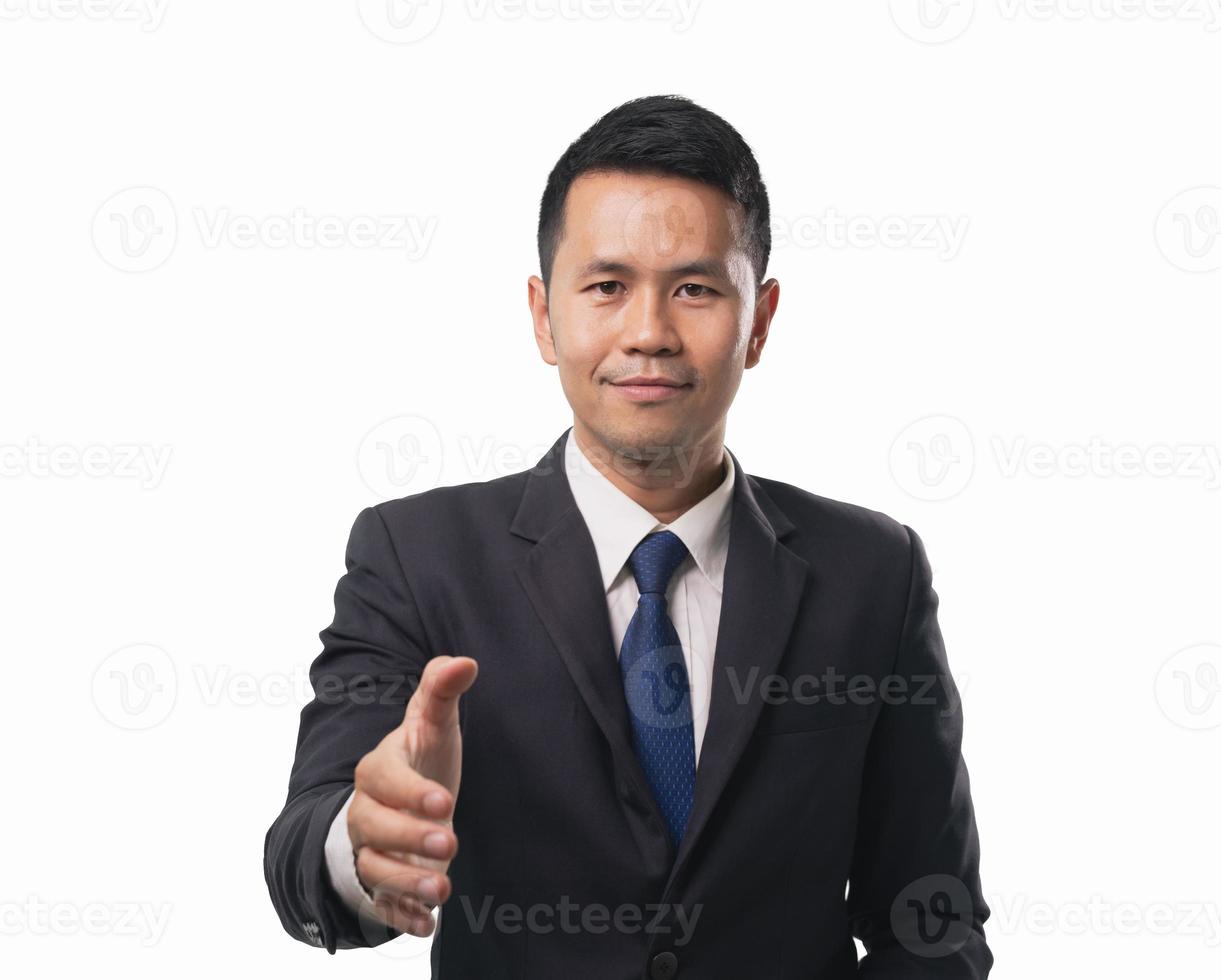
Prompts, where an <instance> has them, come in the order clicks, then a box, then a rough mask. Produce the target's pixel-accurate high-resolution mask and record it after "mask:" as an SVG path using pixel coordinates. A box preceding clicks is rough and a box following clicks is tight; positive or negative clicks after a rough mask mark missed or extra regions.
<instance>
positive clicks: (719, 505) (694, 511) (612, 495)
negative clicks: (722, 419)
mask: <svg viewBox="0 0 1221 980" xmlns="http://www.w3.org/2000/svg"><path fill="white" fill-rule="evenodd" d="M566 437H567V438H566V442H565V445H564V469H565V472H566V474H567V476H568V486H569V489H570V490H571V491H572V495H573V497H574V498H575V500H576V504H577V507H578V508H579V509H580V511H581V516H582V517H583V518H584V519H585V523H586V525H587V526H588V527H589V533H590V535H591V536H592V537H593V540H594V547H595V549H596V550H597V552H598V566H599V569H600V571H601V573H602V587H603V588H604V589H605V590H606V591H607V592H609V591H610V588H611V586H612V585H613V584H614V582H615V580H616V578H618V577H619V575H620V573H622V572H623V569H624V565H625V564H626V563H627V560H628V557H629V556H630V555H631V553H632V549H633V548H634V547H635V546H636V544H637V542H639V541H640V539H641V538H643V537H644V536H645V535H646V534H650V533H652V532H653V531H661V530H669V531H672V532H673V533H674V534H676V535H677V536H678V538H679V539H680V540H681V541H682V542H683V544H684V545H685V546H686V548H687V551H688V552H689V553H690V555H691V557H692V559H693V560H694V562H695V564H696V567H697V568H699V569H700V571H701V572H702V573H703V574H704V576H705V577H707V579H708V581H709V582H710V583H711V584H712V586H713V588H715V589H716V591H717V592H718V593H720V592H721V590H722V588H723V583H724V577H725V553H726V550H727V549H728V546H729V509H730V505H731V503H732V502H733V482H734V471H735V467H734V464H733V457H732V456H731V455H730V454H729V453H725V454H724V455H723V457H722V458H723V461H724V467H723V472H724V476H723V479H722V480H721V482H720V484H719V485H718V486H717V487H716V488H715V489H713V490H712V492H711V493H709V494H707V495H706V496H705V497H704V498H703V499H702V500H700V501H698V502H697V503H696V504H695V505H694V506H692V507H689V508H688V509H687V510H686V511H684V512H683V513H682V514H681V515H680V516H679V517H677V518H675V519H674V520H673V521H671V522H670V523H669V524H662V523H661V522H659V521H658V520H657V518H655V517H654V516H653V515H652V514H651V513H649V511H647V510H645V508H643V507H641V506H640V504H638V503H636V501H634V500H633V499H632V498H631V497H629V496H628V495H627V494H626V493H624V492H623V491H622V490H620V489H619V488H618V487H617V486H615V485H614V484H613V483H611V481H610V480H608V479H607V478H606V476H605V475H604V474H603V473H602V471H601V470H599V469H598V468H597V467H596V466H594V464H593V463H591V462H590V461H589V458H588V457H587V456H586V455H585V453H583V452H582V451H581V449H580V447H579V446H578V445H577V439H576V434H575V433H574V432H573V431H572V429H569V430H568V432H567V433H566Z"/></svg>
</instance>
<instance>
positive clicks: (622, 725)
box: [510, 429, 809, 882]
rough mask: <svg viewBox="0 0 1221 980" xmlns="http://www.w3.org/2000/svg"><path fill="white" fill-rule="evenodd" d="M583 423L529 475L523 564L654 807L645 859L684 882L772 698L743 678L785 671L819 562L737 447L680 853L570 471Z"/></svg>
mask: <svg viewBox="0 0 1221 980" xmlns="http://www.w3.org/2000/svg"><path fill="white" fill-rule="evenodd" d="M571 431H572V430H571V429H569V430H568V431H567V432H565V434H564V435H562V436H560V438H559V439H558V440H556V442H555V444H554V445H553V446H552V447H551V449H550V450H548V452H547V453H546V454H545V455H544V456H543V458H542V459H540V460H539V462H538V463H537V464H535V466H534V467H533V469H531V470H530V471H529V473H528V474H527V479H526V485H525V489H524V491H523V493H522V498H521V503H520V504H519V506H518V509H517V513H516V514H515V515H514V518H513V522H512V524H511V525H510V530H511V531H512V533H514V534H516V535H518V536H519V537H523V538H526V539H527V540H530V541H533V542H535V546H534V547H533V548H532V549H531V550H530V551H529V552H527V554H526V555H525V556H524V558H523V559H522V560H521V561H519V562H518V564H517V565H516V567H515V569H514V571H515V573H516V575H517V577H518V579H519V580H520V582H521V584H522V587H523V588H524V589H525V591H526V594H527V596H528V597H529V599H530V602H531V604H532V605H533V606H534V608H535V610H536V611H537V613H538V615H539V618H540V619H541V620H542V623H543V625H544V627H546V629H547V632H548V633H549V634H550V636H551V639H552V641H553V643H554V644H555V647H556V650H557V651H558V652H559V655H560V658H561V660H562V661H563V663H564V666H565V668H566V669H567V670H568V672H569V674H570V675H571V677H572V680H573V683H574V684H575V685H576V688H577V690H578V691H579V692H580V694H581V697H582V699H583V700H584V701H585V704H586V706H587V707H588V708H589V712H590V714H591V715H592V716H593V718H594V720H595V721H596V722H597V724H598V727H599V728H600V729H601V730H602V733H603V734H604V735H605V736H606V740H607V742H608V744H609V745H610V748H611V752H612V756H613V759H614V761H615V765H616V769H617V772H618V773H619V774H620V775H621V776H622V777H625V778H626V779H627V780H629V781H630V782H632V783H634V789H635V792H634V794H633V795H634V796H635V797H637V798H643V799H644V800H645V801H646V809H645V810H644V811H643V812H641V811H637V810H629V811H628V812H629V814H631V815H633V830H634V831H635V834H636V838H637V840H638V842H639V843H640V846H641V852H642V855H643V857H644V858H645V860H646V861H647V862H648V864H649V866H650V867H651V868H653V869H654V870H655V871H657V872H658V873H659V874H662V875H665V874H668V875H669V881H671V882H672V881H673V880H674V878H675V875H676V874H677V873H678V871H679V869H680V867H681V866H682V864H683V863H684V862H685V861H686V860H687V858H688V856H689V855H690V853H691V852H692V850H693V848H694V847H695V845H696V843H697V842H698V838H699V836H700V834H701V832H702V831H703V829H704V827H705V826H706V824H707V822H708V819H709V817H710V816H711V814H712V811H713V809H714V807H715V806H716V803H717V800H718V799H719V798H720V796H721V794H722V792H723V791H724V789H725V786H726V784H727V782H728V781H729V778H730V776H731V774H732V772H733V769H734V767H735V765H736V764H737V762H738V759H739V758H740V757H741V755H742V752H743V750H744V748H745V746H746V743H747V741H748V740H749V739H750V735H751V732H752V731H753V730H754V727H755V724H756V723H757V721H758V718H759V713H760V710H761V708H762V701H761V700H760V699H759V698H757V697H756V698H751V699H749V700H748V701H747V702H746V703H744V704H743V703H739V699H738V698H737V697H735V687H734V683H735V682H736V683H737V685H738V687H739V688H740V687H741V686H742V685H743V684H744V683H745V678H746V677H747V675H748V674H749V673H750V671H751V669H752V668H757V669H758V674H759V676H760V677H762V676H766V675H767V674H770V673H773V672H775V670H776V668H777V666H778V665H779V662H780V658H781V656H782V655H783V653H784V649H785V646H786V641H787V638H788V636H789V633H790V632H791V629H792V626H793V622H794V618H795V616H796V613H797V608H798V606H799V605H800V602H801V595H802V591H803V589H804V585H805V578H806V573H807V570H808V567H809V565H808V563H807V562H806V561H805V560H804V559H803V558H801V557H799V556H798V555H796V554H795V553H794V552H792V551H790V550H789V549H788V548H787V547H785V546H784V545H783V544H782V543H781V542H780V539H781V538H783V537H784V536H785V535H787V534H788V533H789V532H790V531H792V530H793V524H792V522H791V521H789V520H788V518H787V517H785V515H784V513H783V512H782V511H781V510H780V509H779V508H778V507H777V506H776V505H775V504H774V503H773V502H772V500H771V498H769V497H768V496H767V494H766V493H765V492H764V491H763V489H762V488H761V487H760V486H759V485H758V483H757V482H756V481H754V480H753V479H752V478H751V477H749V476H748V475H747V474H746V473H745V471H744V470H743V469H742V466H741V464H740V463H739V462H738V458H737V456H734V457H733V461H734V470H735V473H734V488H733V502H732V504H731V517H730V528H729V551H728V554H727V556H726V565H725V579H724V588H723V592H722V600H721V616H720V625H719V627H718V632H717V643H716V652H715V657H714V669H713V683H712V692H711V700H710V704H709V714H708V727H707V729H706V731H705V734H704V740H703V743H702V745H701V748H700V762H699V768H698V770H697V772H696V779H695V798H694V802H693V805H692V810H691V817H690V820H689V822H688V824H687V831H686V834H685V835H684V837H683V840H682V842H681V845H680V847H679V850H678V853H677V855H674V854H672V853H671V849H670V845H669V841H668V839H667V837H666V833H665V823H664V821H663V820H662V817H661V811H660V810H659V809H658V807H657V805H656V803H655V801H654V800H653V796H652V792H651V791H650V789H649V785H648V781H647V780H646V779H645V776H644V770H643V769H642V768H641V766H640V761H639V759H638V758H637V756H636V752H635V750H634V749H633V747H632V742H631V727H630V722H629V719H628V712H627V704H626V701H625V699H624V695H623V682H622V679H621V677H620V675H619V664H618V660H617V659H616V656H615V649H614V645H613V641H612V636H611V627H610V616H609V613H608V611H607V608H606V593H605V591H604V589H603V587H602V579H601V575H600V574H599V571H598V561H597V553H596V551H595V548H594V543H593V538H592V537H591V536H590V534H589V529H588V527H587V526H586V524H585V520H584V518H583V517H582V516H581V512H580V510H579V509H578V507H577V506H576V501H575V500H574V498H573V496H572V491H571V489H570V488H569V485H568V476H567V473H566V472H565V469H564V446H565V439H566V438H571V437H572V436H571ZM727 451H728V450H727ZM731 455H732V454H731Z"/></svg>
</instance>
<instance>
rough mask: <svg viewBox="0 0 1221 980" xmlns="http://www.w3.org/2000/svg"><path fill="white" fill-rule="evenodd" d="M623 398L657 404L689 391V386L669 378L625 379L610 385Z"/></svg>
mask: <svg viewBox="0 0 1221 980" xmlns="http://www.w3.org/2000/svg"><path fill="white" fill-rule="evenodd" d="M611 387H612V388H614V389H615V391H617V392H619V394H620V395H622V396H623V397H624V398H627V399H629V400H630V401H635V402H659V401H669V400H670V399H672V398H677V397H679V396H680V395H682V394H683V393H684V392H686V391H687V390H689V389H690V387H691V386H690V385H689V384H680V383H679V382H677V381H674V380H672V379H671V378H660V377H658V378H643V377H636V378H627V379H626V380H624V381H616V382H613V383H612V384H611Z"/></svg>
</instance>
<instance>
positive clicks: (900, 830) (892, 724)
mask: <svg viewBox="0 0 1221 980" xmlns="http://www.w3.org/2000/svg"><path fill="white" fill-rule="evenodd" d="M904 529H905V530H906V531H907V533H908V537H909V540H910V544H911V574H910V580H909V586H908V595H907V609H906V612H905V614H904V621H903V626H902V631H901V638H900V642H899V648H898V651H897V654H896V658H895V665H894V669H893V672H892V674H893V676H892V677H891V678H889V679H887V680H888V683H889V685H890V686H889V688H888V689H886V688H882V687H881V685H879V698H880V700H881V702H882V703H881V707H880V709H879V715H878V718H877V721H876V724H875V727H874V731H873V735H872V737H871V740H870V744H869V749H868V755H867V759H866V763H865V773H864V782H863V785H862V791H861V800H860V811H859V814H858V832H857V840H856V847H855V850H854V852H853V858H852V866H851V873H850V879H849V893H848V911H849V915H850V920H851V924H852V932H853V935H855V936H856V937H857V938H858V939H859V940H860V941H861V943H862V944H863V945H864V947H865V950H866V955H865V956H864V957H863V958H862V959H861V961H860V963H859V969H858V976H860V977H861V978H869V980H916V978H926V977H927V978H934V977H935V978H943V980H950V978H954V980H983V978H985V977H987V976H988V972H989V971H990V970H991V968H992V953H991V951H990V950H989V949H988V946H987V943H986V942H985V939H984V930H983V924H984V922H985V921H986V920H987V918H988V915H989V909H988V906H987V905H986V903H985V902H984V898H983V895H982V893H981V888H980V879H979V839H978V836H977V834H976V827H975V814H974V808H973V807H972V804H971V789H970V783H969V781H968V778H967V769H966V765H965V763H964V762H963V758H962V753H961V743H962V711H961V700H960V698H959V696H958V689H957V687H956V686H955V684H954V681H953V679H952V678H951V676H950V671H949V664H948V662H947V659H946V653H945V646H944V643H943V642H942V637H941V629H940V627H939V626H938V624H937V602H938V600H937V593H936V592H935V591H934V590H933V586H932V571H931V569H930V567H929V562H928V558H927V556H926V555H925V551H924V544H923V542H922V541H921V540H920V537H919V535H917V534H916V532H915V531H913V530H912V529H911V528H909V527H907V526H906V525H904ZM887 690H888V691H889V694H888V695H887V694H886V693H885V692H886V691H887ZM900 692H902V693H901V694H900Z"/></svg>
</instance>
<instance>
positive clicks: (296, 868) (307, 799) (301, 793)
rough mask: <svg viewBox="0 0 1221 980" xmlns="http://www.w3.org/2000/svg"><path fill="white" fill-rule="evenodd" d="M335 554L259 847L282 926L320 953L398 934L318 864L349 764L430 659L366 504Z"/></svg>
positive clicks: (340, 804)
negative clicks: (284, 767)
mask: <svg viewBox="0 0 1221 980" xmlns="http://www.w3.org/2000/svg"><path fill="white" fill-rule="evenodd" d="M345 561H346V566H347V572H346V573H345V574H344V575H343V577H342V578H340V580H339V583H338V585H337V586H336V589H335V617H334V621H333V622H332V623H331V625H330V626H328V627H327V628H326V629H325V630H323V631H322V632H321V633H320V634H319V638H320V639H321V640H322V644H323V647H322V652H321V653H320V654H319V655H318V657H317V658H316V659H315V660H314V662H313V664H312V665H311V666H310V683H311V685H312V686H313V689H314V698H313V700H312V701H310V703H309V704H308V705H306V706H305V708H304V709H303V710H302V712H301V721H300V728H299V732H298V736H297V749H296V757H295V759H294V760H293V766H292V772H291V774H290V777H289V784H288V798H287V801H286V802H285V805H284V809H283V810H282V811H281V813H280V815H279V816H278V817H277V818H276V819H275V822H274V823H273V824H272V825H271V827H270V829H269V830H268V831H267V835H266V838H265V841H264V853H263V870H264V876H265V877H266V880H267V887H268V890H269V892H270V894H271V900H272V904H273V905H274V906H275V909H276V912H277V914H278V915H279V917H280V922H281V924H282V925H283V926H284V929H285V930H286V931H287V932H288V934H289V935H290V936H292V937H293V938H294V939H298V940H301V941H302V942H306V943H310V944H311V945H315V946H323V947H325V948H326V949H327V951H328V952H330V953H334V952H335V950H336V949H337V948H338V949H349V948H352V947H357V946H376V945H380V944H381V943H383V942H386V941H387V940H390V939H393V938H395V937H396V936H398V935H400V933H399V932H398V931H396V930H394V929H392V928H390V927H389V926H386V925H384V924H382V923H381V922H380V921H379V920H372V919H369V918H367V917H365V916H361V915H359V914H358V913H357V912H356V911H355V910H354V909H353V908H351V906H349V905H348V904H347V903H346V902H345V901H344V900H343V898H342V897H341V895H340V893H339V892H338V891H337V890H336V886H335V885H334V884H332V881H331V877H330V875H329V873H328V869H327V861H326V858H325V854H326V843H327V839H328V837H329V835H330V832H331V830H332V827H333V826H334V824H335V821H336V819H342V817H341V816H340V814H341V810H344V807H345V804H346V803H347V801H348V799H349V797H350V796H351V794H352V789H353V786H354V782H355V768H356V764H357V763H358V762H359V761H360V760H361V758H362V757H363V756H364V755H365V754H366V753H368V752H369V751H370V750H372V749H373V748H374V747H376V746H377V745H378V743H379V742H380V741H381V740H382V739H383V738H384V737H385V736H386V733H387V732H390V731H391V730H393V729H394V728H395V727H396V726H397V725H398V724H399V723H400V721H401V720H402V718H403V714H404V709H405V708H406V705H407V702H408V700H409V699H410V697H411V695H412V693H413V691H414V690H415V687H416V686H417V685H418V683H419V678H420V674H421V673H422V671H423V668H424V665H425V663H426V662H427V661H428V660H429V658H430V652H429V650H428V644H427V641H426V638H425V635H424V629H423V624H422V622H421V620H420V614H419V610H418V608H417V607H416V604H415V600H414V598H413V596H412V594H411V590H410V588H409V587H408V585H407V581H406V578H405V576H404V574H403V568H402V565H401V564H400V561H399V558H398V555H397V554H396V553H395V550H394V546H393V544H392V543H391V541H390V536H389V533H388V531H387V529H386V526H385V523H384V522H383V520H382V517H381V515H380V514H379V513H378V511H377V510H376V509H375V508H372V507H367V508H365V509H364V510H362V511H361V512H360V513H359V514H358V515H357V517H356V521H355V522H354V524H353V526H352V531H351V535H350V537H349V540H348V546H347V554H346V559H345ZM344 812H346V810H344ZM332 850H334V847H332ZM353 875H355V869H354V868H353Z"/></svg>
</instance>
